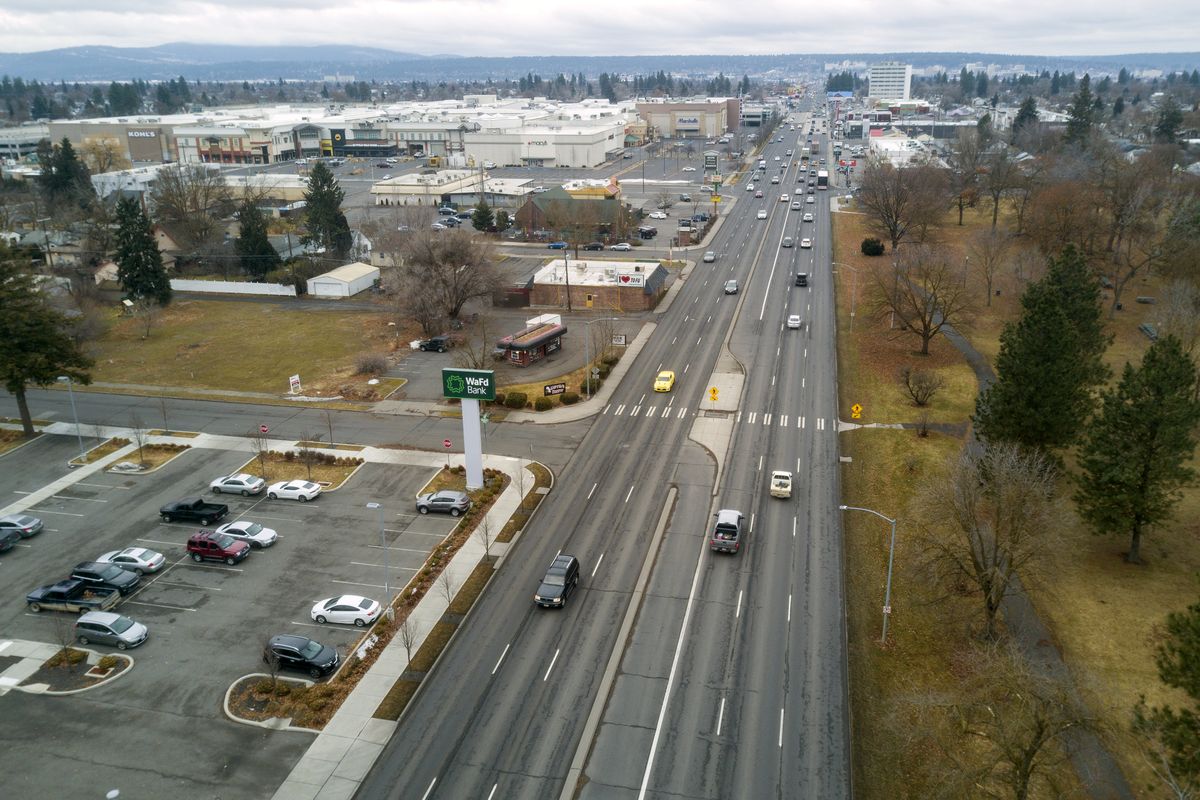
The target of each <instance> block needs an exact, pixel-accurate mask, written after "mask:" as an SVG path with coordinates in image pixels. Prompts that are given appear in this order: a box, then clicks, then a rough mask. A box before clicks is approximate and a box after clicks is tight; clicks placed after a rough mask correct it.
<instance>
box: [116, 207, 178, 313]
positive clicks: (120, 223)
mask: <svg viewBox="0 0 1200 800" xmlns="http://www.w3.org/2000/svg"><path fill="white" fill-rule="evenodd" d="M113 260H114V261H116V262H117V280H118V281H119V282H120V284H121V288H122V289H124V290H125V298H126V299H127V300H133V301H137V300H140V299H143V298H144V299H147V300H152V301H154V302H156V303H158V304H159V305H160V306H165V305H167V304H168V303H170V302H171V281H170V279H169V278H167V269H166V267H164V266H163V260H162V253H161V252H160V251H159V249H158V242H157V241H156V240H155V239H154V233H153V232H152V231H151V229H150V219H149V218H148V217H147V216H146V214H145V212H143V211H142V207H141V205H139V204H138V202H137V201H136V200H134V199H133V198H131V197H126V198H122V199H121V200H119V201H118V202H117V235H116V255H115V256H114V259H113Z"/></svg>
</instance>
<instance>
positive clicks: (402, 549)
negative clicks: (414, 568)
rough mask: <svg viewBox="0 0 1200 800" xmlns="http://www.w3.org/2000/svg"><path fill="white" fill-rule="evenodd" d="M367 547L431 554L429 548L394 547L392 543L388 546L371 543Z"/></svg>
mask: <svg viewBox="0 0 1200 800" xmlns="http://www.w3.org/2000/svg"><path fill="white" fill-rule="evenodd" d="M367 547H369V548H371V549H372V550H399V551H400V552H401V553H422V554H424V555H429V551H428V550H416V549H413V548H411V547H392V546H390V545H389V546H388V547H384V546H383V545H381V544H369V545H367Z"/></svg>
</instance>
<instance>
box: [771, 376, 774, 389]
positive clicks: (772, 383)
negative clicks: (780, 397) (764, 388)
mask: <svg viewBox="0 0 1200 800" xmlns="http://www.w3.org/2000/svg"><path fill="white" fill-rule="evenodd" d="M771 388H772V389H774V388H775V376H774V375H772V376H771Z"/></svg>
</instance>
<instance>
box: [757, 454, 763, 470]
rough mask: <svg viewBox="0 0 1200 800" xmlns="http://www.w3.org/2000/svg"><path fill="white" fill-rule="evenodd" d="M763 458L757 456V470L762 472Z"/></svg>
mask: <svg viewBox="0 0 1200 800" xmlns="http://www.w3.org/2000/svg"><path fill="white" fill-rule="evenodd" d="M763 458H764V456H759V457H758V471H759V472H762V465H763Z"/></svg>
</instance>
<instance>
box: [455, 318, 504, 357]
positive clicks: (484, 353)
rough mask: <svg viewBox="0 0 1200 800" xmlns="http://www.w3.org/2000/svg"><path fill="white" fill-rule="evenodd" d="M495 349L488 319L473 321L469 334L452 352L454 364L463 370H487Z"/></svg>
mask: <svg viewBox="0 0 1200 800" xmlns="http://www.w3.org/2000/svg"><path fill="white" fill-rule="evenodd" d="M495 349H496V334H495V330H494V328H493V325H492V320H491V319H490V318H489V317H486V316H483V317H480V318H479V319H478V320H476V321H475V324H474V325H473V326H472V330H471V332H470V333H469V334H468V335H467V336H466V337H465V339H464V341H463V342H461V343H460V344H459V345H458V346H457V347H456V348H455V350H454V364H455V366H459V367H462V368H463V369H488V368H489V367H491V365H492V352H493V351H494V350H495Z"/></svg>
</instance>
